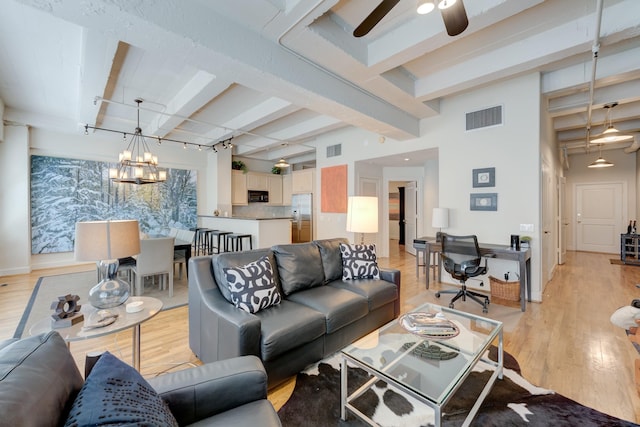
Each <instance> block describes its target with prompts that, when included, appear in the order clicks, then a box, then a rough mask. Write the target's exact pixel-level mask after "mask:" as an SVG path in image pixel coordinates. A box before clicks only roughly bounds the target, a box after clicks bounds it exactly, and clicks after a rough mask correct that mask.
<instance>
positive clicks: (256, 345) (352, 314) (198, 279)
mask: <svg viewBox="0 0 640 427" xmlns="http://www.w3.org/2000/svg"><path fill="white" fill-rule="evenodd" d="M340 243H348V241H347V240H346V239H342V238H338V239H326V240H316V241H313V242H310V243H298V244H290V245H277V246H273V247H271V248H270V249H258V250H253V251H245V252H234V253H222V254H217V255H213V256H205V257H193V258H191V259H190V260H189V345H190V347H191V350H192V351H193V352H194V353H195V354H196V356H197V357H198V358H199V359H200V360H202V361H203V362H205V363H209V362H213V361H217V360H224V359H227V358H231V357H237V356H243V355H255V356H258V357H259V358H260V359H261V360H262V362H263V364H264V366H265V369H266V371H267V374H268V377H269V387H273V386H276V385H278V384H280V383H282V382H283V381H285V380H286V379H287V378H289V377H291V376H293V375H295V374H296V373H298V372H300V371H301V370H303V369H304V368H305V367H306V366H308V365H309V364H311V363H314V362H317V361H319V360H321V359H322V358H324V357H326V356H328V355H329V354H331V353H334V352H336V351H337V350H340V349H341V348H343V347H345V346H346V345H348V344H350V343H352V342H353V341H355V340H356V339H358V338H360V337H362V336H364V335H366V334H367V333H369V332H371V331H373V330H375V329H377V328H379V327H380V326H382V325H384V324H386V323H388V322H389V321H391V320H393V319H394V318H397V317H398V315H399V314H400V298H399V295H400V271H399V270H390V269H389V270H385V269H380V279H357V280H342V274H343V270H342V268H343V266H342V256H341V252H340ZM263 256H267V257H268V259H269V261H270V263H271V265H272V266H273V270H274V271H273V273H274V281H275V283H276V285H277V287H278V290H279V292H280V295H281V297H282V301H281V302H280V303H279V304H277V305H274V306H271V307H268V308H266V309H264V310H260V311H258V312H256V313H249V312H246V311H244V310H242V309H240V308H237V307H236V306H235V305H234V304H233V303H232V299H231V298H230V297H229V286H228V283H227V279H226V275H225V269H228V268H233V267H239V266H244V265H246V264H249V263H250V262H253V261H256V260H258V259H259V258H261V257H263Z"/></svg>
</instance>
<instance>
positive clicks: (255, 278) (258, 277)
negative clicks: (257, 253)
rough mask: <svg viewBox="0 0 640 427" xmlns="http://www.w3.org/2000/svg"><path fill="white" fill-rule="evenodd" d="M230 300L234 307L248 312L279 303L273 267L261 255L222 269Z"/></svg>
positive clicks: (255, 311)
mask: <svg viewBox="0 0 640 427" xmlns="http://www.w3.org/2000/svg"><path fill="white" fill-rule="evenodd" d="M224 273H225V276H226V277H227V283H228V284H229V292H231V301H233V303H234V304H235V306H236V307H238V308H241V309H243V310H244V311H247V312H249V313H257V312H258V311H260V310H262V309H265V308H267V307H271V306H272V305H276V304H280V301H281V297H280V293H279V292H278V288H277V287H276V284H275V282H274V281H273V267H272V266H271V263H270V262H269V258H268V257H266V256H263V257H262V258H260V259H259V260H257V261H254V262H252V263H249V264H247V265H244V266H242V267H233V268H225V269H224Z"/></svg>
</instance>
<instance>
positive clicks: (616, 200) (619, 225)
mask: <svg viewBox="0 0 640 427" xmlns="http://www.w3.org/2000/svg"><path fill="white" fill-rule="evenodd" d="M623 190H624V183H622V182H614V183H608V184H576V193H575V194H576V223H577V230H576V236H577V240H578V241H577V246H576V247H577V249H578V250H579V251H587V252H604V253H618V252H619V251H620V233H621V232H622V230H623V228H624V227H623V221H622V212H626V211H627V207H626V205H627V200H626V197H625V196H624V195H625V194H626V192H625V191H623Z"/></svg>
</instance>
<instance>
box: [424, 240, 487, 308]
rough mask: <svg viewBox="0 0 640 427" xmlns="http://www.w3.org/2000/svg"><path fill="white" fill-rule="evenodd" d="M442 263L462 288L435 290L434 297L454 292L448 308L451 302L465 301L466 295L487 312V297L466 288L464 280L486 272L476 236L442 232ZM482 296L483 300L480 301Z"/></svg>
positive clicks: (450, 306) (485, 265)
mask: <svg viewBox="0 0 640 427" xmlns="http://www.w3.org/2000/svg"><path fill="white" fill-rule="evenodd" d="M441 257H442V263H443V265H444V269H445V270H446V271H447V272H448V273H449V274H451V277H453V278H454V279H458V280H460V283H461V284H462V288H461V289H460V290H455V289H453V290H445V291H439V292H436V298H440V294H456V295H455V296H454V297H453V299H452V300H451V302H450V303H449V308H453V303H454V302H456V301H457V300H459V299H460V298H462V301H466V299H467V297H469V298H471V299H472V300H474V301H475V302H477V303H478V304H480V305H481V306H482V312H483V313H487V312H489V308H488V306H489V302H490V301H489V297H487V296H486V295H483V294H481V293H478V292H473V291H470V290H468V289H467V286H466V281H467V279H468V278H470V277H476V276H480V275H482V274H485V273H486V272H487V264H486V262H485V264H484V265H481V264H480V263H481V262H482V256H481V255H480V247H479V246H478V239H477V237H476V236H473V235H471V236H452V235H449V234H446V233H442V253H441ZM481 298H484V302H482V301H481Z"/></svg>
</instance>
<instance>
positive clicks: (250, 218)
mask: <svg viewBox="0 0 640 427" xmlns="http://www.w3.org/2000/svg"><path fill="white" fill-rule="evenodd" d="M198 217H200V218H217V219H243V220H248V221H268V220H273V219H289V220H290V219H293V218H292V217H290V216H266V217H262V218H254V217H248V216H215V215H198Z"/></svg>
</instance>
